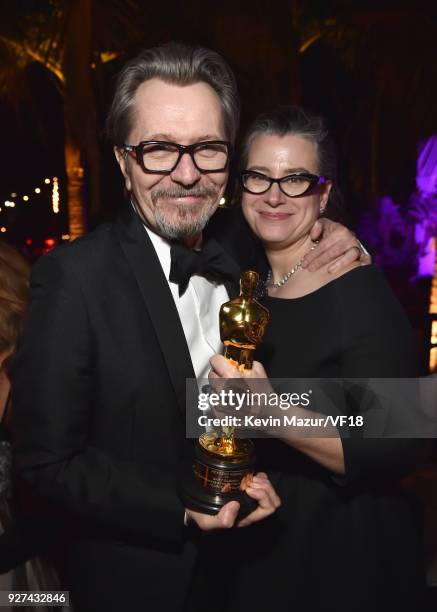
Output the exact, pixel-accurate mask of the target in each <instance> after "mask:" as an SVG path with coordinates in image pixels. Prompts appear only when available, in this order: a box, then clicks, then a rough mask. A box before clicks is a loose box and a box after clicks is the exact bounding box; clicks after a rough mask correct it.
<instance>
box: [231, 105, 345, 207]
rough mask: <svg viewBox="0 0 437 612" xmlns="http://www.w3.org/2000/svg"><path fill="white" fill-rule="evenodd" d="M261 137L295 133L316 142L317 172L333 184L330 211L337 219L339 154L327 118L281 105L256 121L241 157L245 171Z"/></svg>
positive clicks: (339, 195) (329, 204)
mask: <svg viewBox="0 0 437 612" xmlns="http://www.w3.org/2000/svg"><path fill="white" fill-rule="evenodd" d="M262 134H271V135H277V136H285V135H287V134H293V135H295V136H300V137H302V138H306V139H307V140H309V141H310V142H312V143H314V145H315V148H316V153H317V166H318V172H319V174H320V175H321V176H324V177H326V178H329V179H331V180H332V181H333V186H332V189H331V193H330V196H329V202H328V209H330V210H329V212H330V216H336V217H337V216H338V215H339V213H341V212H342V211H341V209H342V201H341V200H342V198H341V194H340V192H339V189H338V185H337V153H336V148H335V144H334V141H333V140H332V138H331V135H330V134H329V132H328V129H327V127H326V124H325V121H324V119H323V118H322V117H319V116H318V115H314V114H313V113H311V112H309V111H308V110H306V109H303V108H301V107H300V106H279V107H277V108H275V109H273V110H270V111H267V112H265V113H262V114H261V115H259V116H258V117H257V118H256V119H255V120H254V121H253V123H252V124H251V125H250V127H249V129H248V131H247V132H246V135H245V136H244V139H243V143H242V150H241V157H240V167H241V169H242V170H245V169H246V166H247V161H248V158H249V152H250V148H251V146H252V144H253V141H254V140H255V139H256V138H257V137H258V136H261V135H262Z"/></svg>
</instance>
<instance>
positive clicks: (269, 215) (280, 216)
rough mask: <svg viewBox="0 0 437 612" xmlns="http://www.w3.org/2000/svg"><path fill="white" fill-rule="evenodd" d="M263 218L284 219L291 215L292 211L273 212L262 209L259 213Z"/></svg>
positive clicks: (268, 219)
mask: <svg viewBox="0 0 437 612" xmlns="http://www.w3.org/2000/svg"><path fill="white" fill-rule="evenodd" d="M258 214H259V215H260V216H261V217H262V218H263V219H266V220H267V221H284V220H285V219H288V218H289V217H290V216H291V213H279V212H278V213H273V212H265V211H262V210H260V211H259V213H258Z"/></svg>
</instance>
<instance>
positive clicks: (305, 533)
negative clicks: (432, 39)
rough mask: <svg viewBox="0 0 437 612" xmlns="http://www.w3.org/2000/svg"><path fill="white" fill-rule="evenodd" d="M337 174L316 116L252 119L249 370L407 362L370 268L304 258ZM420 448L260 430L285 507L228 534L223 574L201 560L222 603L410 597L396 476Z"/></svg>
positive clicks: (367, 603)
mask: <svg viewBox="0 0 437 612" xmlns="http://www.w3.org/2000/svg"><path fill="white" fill-rule="evenodd" d="M335 179H336V168H335V155H334V149H333V147H332V144H331V141H330V138H329V136H328V134H327V131H326V129H325V127H324V124H323V121H322V120H321V119H320V118H318V117H315V116H312V115H310V114H309V113H307V112H305V111H304V110H302V109H300V108H296V107H284V108H280V109H277V110H275V111H272V112H268V113H266V114H265V115H262V116H261V117H259V118H258V119H257V120H256V121H255V122H254V124H253V125H252V126H251V128H250V129H249V132H248V134H247V136H246V139H245V142H244V147H243V172H242V174H241V182H242V188H243V193H242V208H243V213H244V216H245V218H246V220H247V222H248V224H249V226H250V227H251V229H252V231H253V232H254V233H255V235H256V236H257V237H258V238H259V240H260V241H261V243H262V245H263V247H264V250H265V253H266V256H267V259H268V262H269V266H270V272H269V273H268V275H267V278H266V280H265V288H266V295H265V296H264V297H263V298H262V302H263V304H264V305H265V306H266V307H267V308H268V309H269V311H270V321H269V324H268V327H267V331H266V335H265V337H264V340H263V342H262V344H261V346H260V348H259V350H258V352H257V358H258V360H259V361H258V362H255V364H254V369H253V370H252V372H250V373H247V376H248V377H255V378H264V377H267V376H269V377H271V378H275V377H276V378H310V377H314V378H326V379H328V378H357V377H387V378H389V377H390V378H396V377H413V376H415V374H416V364H415V359H414V357H413V355H414V347H413V341H412V336H411V333H410V330H409V327H408V324H407V321H406V319H405V316H404V314H403V313H402V311H401V308H400V306H399V304H398V303H397V301H396V299H395V298H394V297H393V295H392V293H391V292H390V290H389V288H388V287H387V285H386V283H385V281H384V279H383V277H382V275H381V273H380V272H379V271H378V270H377V269H376V268H375V267H373V266H365V267H361V266H359V265H355V264H354V265H351V266H350V268H349V269H348V270H343V271H342V273H341V275H339V276H337V277H333V276H332V274H328V272H327V270H326V269H321V270H319V271H318V272H312V273H309V272H307V271H306V270H305V269H303V268H302V267H301V261H302V258H303V257H304V256H305V255H306V254H307V253H309V252H310V251H311V250H312V249H314V248H317V246H316V245H315V244H314V243H312V241H311V237H310V229H311V227H312V226H313V224H314V222H315V220H316V219H317V218H318V216H320V215H322V214H325V213H326V212H329V207H330V206H331V204H332V202H333V200H335V191H336V183H335ZM211 365H212V372H211V375H210V378H211V381H212V383H213V384H214V379H216V378H217V377H221V378H234V377H238V376H240V374H239V373H238V372H237V371H236V369H235V368H234V367H233V366H232V365H231V364H230V363H229V362H227V361H226V360H225V359H224V357H222V356H220V355H216V356H214V357H213V358H212V360H211ZM416 450H417V449H416V444H415V442H414V441H410V440H407V439H405V440H404V439H369V438H368V439H357V438H354V437H352V438H347V437H343V438H340V436H339V434H338V432H335V436H332V437H322V438H314V437H308V438H303V437H301V438H299V437H293V438H291V439H287V437H286V436H284V439H283V440H275V439H270V440H257V456H258V463H259V465H260V466H262V468H263V469H265V470H266V471H267V472H268V473H269V476H270V478H271V480H272V482H273V483H274V486H275V488H276V490H277V491H278V495H279V496H280V498H281V499H282V506H281V507H280V508H279V510H278V512H277V513H276V514H275V515H274V516H273V517H271V518H270V519H267V520H266V521H264V522H263V523H260V524H259V525H257V526H255V527H254V528H252V529H250V530H247V533H242V532H234V533H233V534H230V536H233V539H230V540H229V544H228V546H229V547H230V548H229V549H230V551H233V552H232V553H231V554H229V559H230V561H229V563H228V564H226V563H225V566H224V567H225V568H226V576H227V578H226V581H220V577H219V575H217V572H218V570H216V571H214V569H213V568H211V570H210V571H209V574H210V575H212V576H213V579H214V580H215V581H216V583H217V581H219V582H220V588H221V592H222V595H221V596H220V597H219V599H220V603H221V606H222V607H223V608H224V609H226V610H228V612H229V611H230V610H234V609H235V610H237V609H242V606H244V607H245V609H253V610H261V609H264V607H266V606H269V608H270V609H271V610H296V609H298V610H299V609H302V610H306V611H308V610H309V611H316V610H317V611H319V610H337V611H339V610H354V611H357V610H359V611H361V610H363V611H364V610H366V611H369V610H372V611H380V610H381V611H382V610H385V611H388V610H404V609H405V610H406V609H408V610H417V609H419V608H418V605H419V599H420V597H421V590H422V588H423V580H422V572H421V562H420V551H419V546H418V538H417V534H416V525H415V513H414V509H413V507H412V506H411V504H410V503H409V500H408V499H407V498H406V496H405V495H404V494H403V492H402V490H401V486H400V482H399V479H400V477H401V476H402V475H403V474H404V473H405V472H406V470H407V469H408V468H409V467H410V466H411V465H412V464H413V463H414V460H415V453H416ZM216 537H219V536H216ZM209 549H210V551H211V546H209ZM206 550H208V542H206ZM211 556H212V555H211V554H210V558H211ZM225 585H226V586H225ZM216 588H217V584H216Z"/></svg>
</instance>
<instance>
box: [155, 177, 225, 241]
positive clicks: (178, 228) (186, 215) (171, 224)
mask: <svg viewBox="0 0 437 612" xmlns="http://www.w3.org/2000/svg"><path fill="white" fill-rule="evenodd" d="M187 195H191V196H200V197H203V198H205V203H204V205H203V207H202V210H201V212H200V214H196V215H195V216H193V213H192V212H191V211H190V209H189V208H184V207H182V206H181V207H179V208H178V209H177V214H176V215H172V219H169V218H168V217H167V215H166V214H165V211H164V210H163V209H162V208H160V206H159V198H161V197H181V196H187ZM218 197H219V194H218V192H217V191H216V190H214V189H210V188H207V187H203V186H197V187H193V188H192V189H183V188H177V189H171V190H170V189H157V190H156V191H155V192H152V194H151V198H152V202H153V204H154V207H155V209H154V210H155V221H156V225H157V228H158V230H159V233H160V234H161V236H163V237H164V238H168V239H170V240H180V239H182V238H189V237H190V236H195V235H196V234H199V233H200V232H202V231H203V229H204V228H205V226H206V224H207V223H208V221H209V220H210V218H211V217H212V215H213V214H214V212H215V210H216V208H217V200H218Z"/></svg>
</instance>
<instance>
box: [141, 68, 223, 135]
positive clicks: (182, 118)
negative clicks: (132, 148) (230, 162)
mask: <svg viewBox="0 0 437 612" xmlns="http://www.w3.org/2000/svg"><path fill="white" fill-rule="evenodd" d="M132 118H133V122H132V134H133V135H134V136H135V137H138V138H140V139H141V140H145V139H149V140H152V139H153V140H175V139H177V141H178V142H181V138H182V139H184V140H186V141H187V142H188V141H190V140H193V141H195V140H201V139H202V138H204V139H205V140H208V139H209V140H210V139H213V138H224V127H223V115H222V108H221V104H220V100H219V98H218V96H217V94H216V93H215V91H214V90H213V89H212V87H210V86H209V85H208V84H207V83H203V82H201V83H193V84H191V85H186V86H180V85H174V84H170V83H165V82H164V81H161V80H159V79H150V80H149V81H146V82H144V83H142V84H141V85H140V87H139V88H138V90H137V92H136V94H135V97H134V108H133V117H132Z"/></svg>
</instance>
